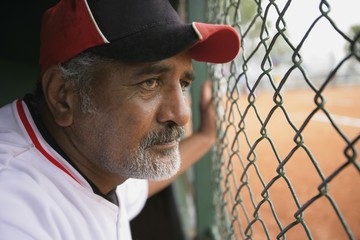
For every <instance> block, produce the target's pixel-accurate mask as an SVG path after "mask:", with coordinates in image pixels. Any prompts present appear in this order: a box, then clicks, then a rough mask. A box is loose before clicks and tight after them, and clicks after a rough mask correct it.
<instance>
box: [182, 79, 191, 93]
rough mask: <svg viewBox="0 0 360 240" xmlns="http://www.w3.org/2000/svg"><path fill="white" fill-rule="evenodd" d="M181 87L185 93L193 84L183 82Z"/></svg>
mask: <svg viewBox="0 0 360 240" xmlns="http://www.w3.org/2000/svg"><path fill="white" fill-rule="evenodd" d="M180 85H181V89H182V90H183V92H185V91H186V90H187V89H188V88H189V87H190V85H191V83H190V82H188V81H181V82H180Z"/></svg>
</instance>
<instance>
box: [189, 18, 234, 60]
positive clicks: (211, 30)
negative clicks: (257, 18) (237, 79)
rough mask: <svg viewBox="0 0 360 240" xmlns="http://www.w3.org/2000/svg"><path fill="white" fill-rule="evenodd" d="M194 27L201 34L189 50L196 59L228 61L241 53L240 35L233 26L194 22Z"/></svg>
mask: <svg viewBox="0 0 360 240" xmlns="http://www.w3.org/2000/svg"><path fill="white" fill-rule="evenodd" d="M193 28H194V30H195V31H196V33H197V34H198V35H199V41H198V42H197V43H196V44H195V45H194V46H193V47H191V49H190V50H189V53H190V55H191V57H192V58H193V59H194V60H196V61H200V62H210V63H226V62H229V61H231V60H233V59H234V58H235V57H236V56H237V54H238V53H239V50H240V37H239V34H238V33H237V32H236V30H235V29H234V28H232V27H231V26H228V25H215V24H207V23H199V22H194V23H193Z"/></svg>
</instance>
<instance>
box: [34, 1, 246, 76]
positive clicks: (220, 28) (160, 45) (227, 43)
mask: <svg viewBox="0 0 360 240" xmlns="http://www.w3.org/2000/svg"><path fill="white" fill-rule="evenodd" d="M40 41H41V44H40V65H41V68H42V71H44V70H46V69H47V68H48V67H50V66H51V65H54V64H59V63H63V62H66V61H68V60H70V59H71V58H73V57H75V56H76V55H78V54H80V53H81V52H84V51H90V52H93V53H95V54H98V55H100V56H103V57H107V58H114V59H118V60H122V61H128V62H151V61H160V60H163V59H166V58H169V57H172V56H174V55H176V54H178V53H180V52H182V51H185V50H188V51H189V54H190V56H191V57H192V58H193V59H194V60H196V61H202V62H209V63H225V62H229V61H231V60H232V59H234V58H235V57H236V55H237V54H238V52H239V49H240V38H239V35H238V33H237V32H236V30H235V29H234V28H232V27H231V26H228V25H218V24H209V23H199V22H193V23H183V22H182V21H181V20H180V18H179V16H178V14H177V12H176V11H175V10H174V9H173V7H172V6H171V4H170V3H169V1H168V0H60V1H59V2H58V3H57V4H56V5H55V6H54V7H52V8H50V9H48V10H47V11H46V12H45V13H44V15H43V19H42V27H41V34H40Z"/></svg>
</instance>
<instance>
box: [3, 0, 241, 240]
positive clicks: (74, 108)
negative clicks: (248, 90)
mask: <svg viewBox="0 0 360 240" xmlns="http://www.w3.org/2000/svg"><path fill="white" fill-rule="evenodd" d="M238 50H239V37H238V35H237V33H236V31H235V30H234V29H232V28H231V27H229V26H220V25H210V24H203V23H193V24H184V23H182V22H181V21H180V20H179V18H178V16H177V14H176V12H175V11H174V10H173V9H172V7H171V5H169V3H168V1H167V0H152V1H143V0H122V1H116V0H97V1H95V0H87V1H85V0H61V1H60V2H59V3H58V4H57V5H56V6H54V7H53V8H51V9H49V10H48V11H47V12H46V13H45V14H44V17H43V21H42V31H41V49H40V65H41V79H40V80H39V82H38V87H37V91H36V93H35V94H34V95H27V96H26V97H25V98H24V99H23V100H17V101H15V102H13V103H12V104H9V105H7V106H4V107H3V108H1V109H0V194H1V197H0V239H131V234H130V229H129V220H130V219H132V218H133V217H134V216H135V215H136V214H138V213H139V211H140V210H141V208H142V206H143V204H144V202H145V201H146V198H147V196H151V195H153V194H154V193H156V192H158V191H160V190H161V189H163V188H164V187H166V186H167V185H168V184H170V183H171V182H172V181H173V180H174V179H175V178H176V176H178V175H179V174H181V173H183V172H184V171H185V170H186V169H187V168H188V167H190V166H191V165H192V164H193V163H194V162H195V161H196V160H197V159H199V157H201V155H202V154H204V153H205V152H206V151H207V150H208V149H209V148H210V146H211V145H212V144H213V142H214V139H215V136H214V129H215V127H214V123H213V122H212V121H211V118H209V116H206V114H210V115H211V111H210V108H211V106H210V102H211V94H209V92H208V91H209V89H210V88H209V86H208V85H206V86H207V87H206V88H205V89H204V92H203V98H202V107H201V109H202V110H201V111H202V112H203V116H202V118H203V121H202V124H201V127H200V130H199V131H198V132H196V133H194V134H193V135H192V136H191V137H189V138H187V139H184V140H183V141H182V142H181V143H180V144H179V141H180V139H181V138H182V137H183V133H184V130H183V128H184V125H185V124H186V123H187V122H188V121H189V118H190V109H189V108H188V106H187V105H186V103H185V98H184V92H185V91H186V89H187V88H189V86H190V85H191V83H192V81H193V80H194V73H193V70H192V59H194V60H198V61H205V62H213V63H222V62H228V61H231V60H232V59H233V58H234V57H235V56H236V55H237V53H238ZM210 117H211V116H210ZM180 156H181V159H182V161H181V164H180ZM148 180H151V181H148Z"/></svg>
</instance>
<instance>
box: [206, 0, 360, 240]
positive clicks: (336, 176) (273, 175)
mask: <svg viewBox="0 0 360 240" xmlns="http://www.w3.org/2000/svg"><path fill="white" fill-rule="evenodd" d="M354 9H357V10H354ZM359 9H360V3H359V2H358V1H357V0H349V1H335V0H333V1H330V0H329V1H321V0H312V1H300V0H287V1H286V0H283V1H279V0H270V1H263V0H210V1H209V2H208V17H209V21H210V22H216V23H226V24H230V25H232V26H234V27H235V28H236V29H237V30H238V32H239V33H240V35H241V37H242V49H241V53H240V54H239V56H238V57H237V58H236V59H235V60H234V61H233V62H231V63H227V64H223V65H214V66H210V75H211V76H212V78H213V79H214V80H215V86H214V88H215V104H216V109H217V123H218V134H219V138H218V142H217V144H216V147H215V149H214V152H213V156H212V158H213V161H212V165H213V176H212V177H213V179H214V182H213V184H214V208H215V212H216V214H215V220H214V222H215V224H214V226H213V228H212V233H213V235H214V236H215V238H217V239H261V240H262V239H360V226H359V223H360V191H359V190H360V189H359V186H360V185H359V184H360V174H359V173H360V163H359V157H358V149H359V145H360V141H359V139H360V135H359V133H360V131H359V130H360V124H359V119H360V111H359V110H360V105H359V94H360V88H359V86H360V85H359V83H360V47H359V45H360V19H359V17H358V10H359ZM339 16H340V17H339ZM351 19H353V20H352V21H351ZM354 19H355V20H354ZM343 20H347V22H346V21H343ZM345 22H346V23H345ZM324 49H325V50H324Z"/></svg>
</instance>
